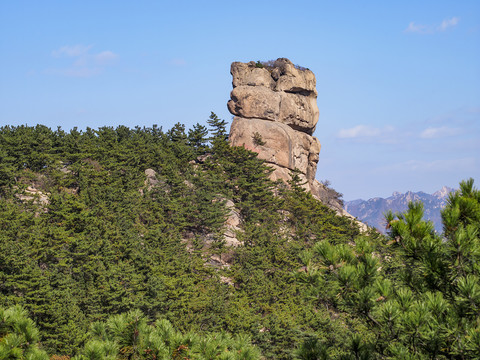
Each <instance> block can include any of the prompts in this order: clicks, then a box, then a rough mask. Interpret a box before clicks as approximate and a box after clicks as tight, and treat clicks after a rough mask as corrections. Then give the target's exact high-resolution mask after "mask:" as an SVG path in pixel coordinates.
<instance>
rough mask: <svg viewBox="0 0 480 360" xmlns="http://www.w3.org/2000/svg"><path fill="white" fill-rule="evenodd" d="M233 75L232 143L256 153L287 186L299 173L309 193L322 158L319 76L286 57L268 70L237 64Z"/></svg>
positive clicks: (275, 177) (232, 68) (231, 103)
mask: <svg viewBox="0 0 480 360" xmlns="http://www.w3.org/2000/svg"><path fill="white" fill-rule="evenodd" d="M231 74H232V77H233V81H232V85H233V90H232V92H231V100H230V101H229V102H228V110H229V111H230V112H231V113H232V114H233V115H235V118H234V120H233V122H232V125H231V128H230V143H231V144H232V145H233V146H244V147H245V148H247V149H249V150H252V151H255V152H257V153H258V157H259V158H261V159H263V160H265V161H266V162H267V163H269V164H270V165H271V166H272V167H273V168H274V172H273V173H272V179H274V180H276V179H282V180H285V181H287V180H288V179H290V170H294V169H298V170H299V171H300V173H301V177H302V178H304V179H305V180H306V181H307V184H306V187H307V189H308V190H310V188H311V184H313V181H314V179H315V172H316V170H317V163H318V154H319V153H320V142H319V141H318V139H317V138H315V137H313V136H312V134H313V132H314V130H315V126H316V125H317V122H318V116H319V111H318V106H317V90H316V88H315V86H316V82H315V75H314V74H313V73H312V72H311V71H310V70H308V69H303V68H299V67H297V66H295V65H293V64H292V62H291V61H290V60H288V59H285V58H280V59H277V60H276V61H275V62H273V63H271V64H267V65H265V66H263V67H262V65H261V64H258V63H255V62H253V61H251V62H249V63H241V62H234V63H233V64H232V66H231ZM259 140H260V141H259Z"/></svg>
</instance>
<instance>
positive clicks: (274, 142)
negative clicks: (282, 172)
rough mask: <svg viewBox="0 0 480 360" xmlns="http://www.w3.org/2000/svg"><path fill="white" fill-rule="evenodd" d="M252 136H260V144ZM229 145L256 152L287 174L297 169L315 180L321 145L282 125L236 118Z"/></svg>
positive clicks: (313, 139) (309, 137)
mask: <svg viewBox="0 0 480 360" xmlns="http://www.w3.org/2000/svg"><path fill="white" fill-rule="evenodd" d="M255 134H260V137H261V140H262V144H259V143H258V140H257V137H256V136H255ZM257 136H258V135H257ZM230 142H231V143H232V144H234V145H236V146H244V147H245V148H247V149H249V150H251V151H255V152H257V153H258V157H259V158H260V159H263V160H265V161H266V162H268V163H269V164H272V165H276V166H278V167H280V168H285V169H286V170H287V173H288V172H289V170H294V169H298V170H300V172H301V173H302V174H304V175H305V176H306V177H308V180H310V181H311V180H313V179H314V178H315V171H316V169H317V162H318V154H319V152H320V142H319V141H318V140H317V138H315V137H313V136H310V135H308V134H305V133H303V132H300V131H295V130H294V129H292V128H291V127H289V126H287V125H285V124H283V123H278V122H272V121H266V120H262V119H245V118H240V117H235V118H234V119H233V122H232V126H231V130H230ZM274 176H275V172H274ZM280 178H284V176H281V177H280Z"/></svg>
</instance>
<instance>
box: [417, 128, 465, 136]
mask: <svg viewBox="0 0 480 360" xmlns="http://www.w3.org/2000/svg"><path fill="white" fill-rule="evenodd" d="M459 133H460V129H459V128H450V127H447V126H441V127H429V128H426V129H425V130H423V131H422V132H421V133H420V137H421V138H422V139H435V138H441V137H447V136H455V135H458V134H459Z"/></svg>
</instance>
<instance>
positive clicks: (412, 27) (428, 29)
mask: <svg viewBox="0 0 480 360" xmlns="http://www.w3.org/2000/svg"><path fill="white" fill-rule="evenodd" d="M459 22H460V18H458V17H456V16H454V17H451V18H449V19H445V20H443V21H442V22H441V24H440V25H425V24H416V23H415V22H413V21H411V22H410V23H409V24H408V26H407V28H406V29H405V30H404V32H406V33H417V34H433V33H436V32H442V31H445V30H447V29H449V28H452V27H454V26H456V25H457V24H458V23H459Z"/></svg>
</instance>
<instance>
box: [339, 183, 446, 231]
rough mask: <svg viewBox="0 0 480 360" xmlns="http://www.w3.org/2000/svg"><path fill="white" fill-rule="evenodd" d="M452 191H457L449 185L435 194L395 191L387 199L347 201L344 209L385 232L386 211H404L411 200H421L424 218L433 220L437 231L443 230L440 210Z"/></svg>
mask: <svg viewBox="0 0 480 360" xmlns="http://www.w3.org/2000/svg"><path fill="white" fill-rule="evenodd" d="M452 191H455V189H452V188H449V187H447V186H444V187H442V188H441V189H440V190H438V191H436V192H434V193H433V194H427V193H424V192H423V191H419V192H412V191H407V192H406V193H400V192H398V191H395V192H394V193H393V194H392V196H390V197H388V198H386V199H384V198H381V197H376V198H372V199H369V200H362V199H358V200H353V201H346V202H345V205H344V209H345V210H346V211H347V212H349V213H350V214H352V215H353V216H355V217H356V218H358V219H359V220H360V221H362V222H364V223H366V224H368V225H369V226H372V227H375V228H376V229H377V230H378V231H380V232H381V233H384V234H385V216H384V213H385V212H387V211H388V210H392V212H394V213H395V212H403V211H405V210H407V208H408V203H409V202H410V201H421V202H423V205H424V209H425V214H424V218H425V219H426V220H431V221H432V222H433V224H434V225H435V230H436V231H437V232H442V231H443V229H442V218H441V215H440V211H441V210H442V209H443V208H444V207H445V204H446V201H447V199H448V194H449V193H450V192H452Z"/></svg>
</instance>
